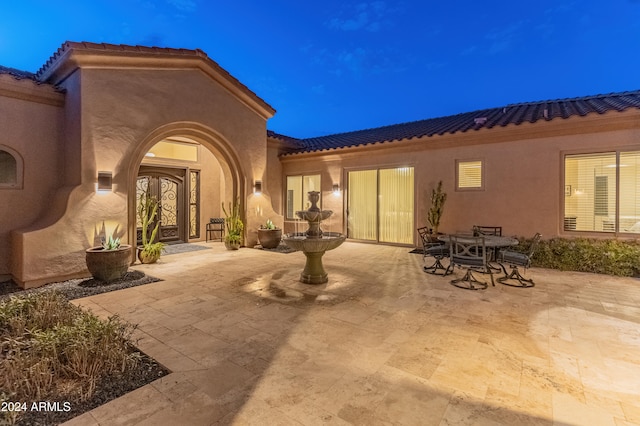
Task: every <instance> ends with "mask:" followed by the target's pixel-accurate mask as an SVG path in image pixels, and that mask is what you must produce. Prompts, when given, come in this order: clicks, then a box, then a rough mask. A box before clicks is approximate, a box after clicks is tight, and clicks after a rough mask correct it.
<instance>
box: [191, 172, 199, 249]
mask: <svg viewBox="0 0 640 426" xmlns="http://www.w3.org/2000/svg"><path fill="white" fill-rule="evenodd" d="M198 237H200V171H199V170H190V171H189V238H198Z"/></svg>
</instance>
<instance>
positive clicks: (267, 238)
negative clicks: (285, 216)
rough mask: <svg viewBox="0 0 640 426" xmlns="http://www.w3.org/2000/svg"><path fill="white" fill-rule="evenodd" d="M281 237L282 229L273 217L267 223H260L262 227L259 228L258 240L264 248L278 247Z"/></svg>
mask: <svg viewBox="0 0 640 426" xmlns="http://www.w3.org/2000/svg"><path fill="white" fill-rule="evenodd" d="M281 239H282V229H280V228H278V227H277V226H276V225H274V224H273V222H272V221H271V219H268V220H267V223H266V224H264V225H260V229H258V241H259V242H260V245H261V246H262V248H266V249H274V248H277V247H278V246H279V245H280V240H281Z"/></svg>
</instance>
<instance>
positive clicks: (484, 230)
mask: <svg viewBox="0 0 640 426" xmlns="http://www.w3.org/2000/svg"><path fill="white" fill-rule="evenodd" d="M473 235H474V236H475V237H481V236H483V235H497V236H499V237H501V236H502V226H480V225H473Z"/></svg>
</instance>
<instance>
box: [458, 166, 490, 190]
mask: <svg viewBox="0 0 640 426" xmlns="http://www.w3.org/2000/svg"><path fill="white" fill-rule="evenodd" d="M483 166H484V165H483V161H482V160H471V161H467V160H465V161H462V160H457V161H456V188H457V189H458V190H461V191H478V190H483V189H484V167H483Z"/></svg>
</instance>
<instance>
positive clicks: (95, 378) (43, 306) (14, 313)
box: [0, 292, 140, 401]
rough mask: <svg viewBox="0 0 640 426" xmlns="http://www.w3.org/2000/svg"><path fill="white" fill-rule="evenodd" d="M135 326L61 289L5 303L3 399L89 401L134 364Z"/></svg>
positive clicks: (0, 317)
mask: <svg viewBox="0 0 640 426" xmlns="http://www.w3.org/2000/svg"><path fill="white" fill-rule="evenodd" d="M133 330H134V327H133V326H131V325H129V324H126V323H124V322H122V321H121V320H120V319H119V318H118V317H116V316H114V317H110V318H109V319H107V320H101V319H99V318H97V317H96V316H95V315H93V314H91V313H90V312H86V311H83V310H82V309H80V308H78V307H76V306H74V305H71V304H70V303H68V302H67V300H66V299H65V298H64V297H63V296H61V295H60V294H58V293H56V292H43V293H37V294H32V295H28V296H23V297H12V298H10V299H9V300H7V301H4V302H2V303H0V389H2V390H3V394H2V398H4V399H5V400H7V401H11V400H13V401H16V400H18V401H19V400H22V401H28V400H31V401H38V400H46V399H47V398H49V397H52V395H55V396H56V397H58V398H60V397H63V398H64V399H65V400H80V401H84V400H87V399H88V398H90V397H91V396H92V394H93V392H94V390H95V388H96V384H98V383H99V382H100V380H101V379H103V378H105V377H108V376H110V375H113V374H118V373H122V372H124V371H125V370H127V369H128V368H133V367H134V366H135V364H136V362H137V361H138V358H139V356H140V354H139V353H138V352H135V351H133V350H132V349H133V348H132V346H131V343H130V338H131V334H132V332H133ZM54 399H55V397H52V400H54Z"/></svg>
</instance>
